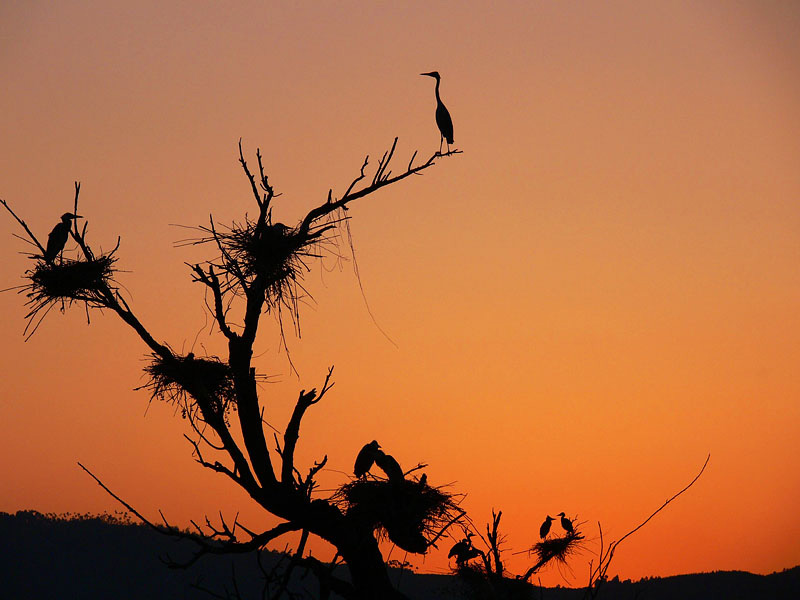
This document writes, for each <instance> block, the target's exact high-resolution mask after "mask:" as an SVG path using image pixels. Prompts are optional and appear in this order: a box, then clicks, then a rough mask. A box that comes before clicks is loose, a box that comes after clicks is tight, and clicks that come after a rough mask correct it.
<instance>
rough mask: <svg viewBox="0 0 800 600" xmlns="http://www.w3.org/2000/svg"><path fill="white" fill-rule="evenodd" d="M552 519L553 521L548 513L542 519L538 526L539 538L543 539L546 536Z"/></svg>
mask: <svg viewBox="0 0 800 600" xmlns="http://www.w3.org/2000/svg"><path fill="white" fill-rule="evenodd" d="M553 521H555V519H553V517H551V516H550V515H547V518H546V519H545V520H544V523H542V526H541V527H539V537H540V538H542V539H544V538H546V537H547V534H548V533H550V524H551V523H552V522H553Z"/></svg>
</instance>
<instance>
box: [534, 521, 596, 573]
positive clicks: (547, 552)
mask: <svg viewBox="0 0 800 600" xmlns="http://www.w3.org/2000/svg"><path fill="white" fill-rule="evenodd" d="M583 539H584V537H583V534H582V533H581V532H580V531H578V529H577V528H576V529H575V531H572V532H569V533H567V534H566V535H565V536H563V537H552V538H549V539H546V540H543V541H541V542H538V543H536V544H534V545H533V547H532V548H531V552H533V553H534V554H535V555H536V556H537V557H538V558H539V565H545V564H547V563H549V562H550V561H551V560H554V561H556V562H557V563H560V564H562V565H566V564H567V560H568V559H569V558H570V557H571V556H573V555H575V554H576V553H578V552H579V551H580V549H581V547H582V544H581V542H582V541H583Z"/></svg>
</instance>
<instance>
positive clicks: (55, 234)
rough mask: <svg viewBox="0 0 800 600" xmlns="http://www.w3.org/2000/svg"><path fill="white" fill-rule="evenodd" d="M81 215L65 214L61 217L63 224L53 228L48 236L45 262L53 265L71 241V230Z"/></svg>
mask: <svg viewBox="0 0 800 600" xmlns="http://www.w3.org/2000/svg"><path fill="white" fill-rule="evenodd" d="M80 218H81V216H80V215H76V214H73V213H64V214H63V215H61V222H60V223H58V224H57V225H56V226H55V227H53V231H51V232H50V235H48V236H47V248H46V249H45V251H44V260H45V262H49V263H52V262H53V261H54V260H55V259H56V256H58V255H59V254H60V253H61V251H62V250H63V249H64V246H66V245H67V239H69V229H70V227H72V220H73V219H80Z"/></svg>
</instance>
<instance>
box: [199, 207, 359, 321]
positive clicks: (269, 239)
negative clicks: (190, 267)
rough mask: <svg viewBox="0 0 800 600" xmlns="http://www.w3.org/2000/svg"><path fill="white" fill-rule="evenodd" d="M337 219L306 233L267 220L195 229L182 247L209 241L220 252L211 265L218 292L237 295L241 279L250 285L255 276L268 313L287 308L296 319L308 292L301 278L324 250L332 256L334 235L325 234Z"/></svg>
mask: <svg viewBox="0 0 800 600" xmlns="http://www.w3.org/2000/svg"><path fill="white" fill-rule="evenodd" d="M344 218H345V217H341V218H329V219H328V220H327V221H325V222H324V223H320V224H318V225H312V226H311V227H310V228H309V229H307V230H306V231H303V228H302V227H300V226H298V227H295V228H292V227H289V226H287V225H284V224H283V223H272V222H271V220H267V221H266V222H261V223H259V222H258V221H254V220H252V219H249V218H245V220H244V221H243V222H234V223H232V224H231V225H230V226H225V227H220V228H217V227H215V226H214V225H211V226H200V227H198V229H199V230H200V231H201V232H202V233H203V234H205V235H204V236H203V237H200V238H198V239H195V240H186V241H185V243H192V244H203V243H214V244H216V245H217V247H218V248H219V250H220V255H221V256H220V259H219V260H220V263H213V264H214V266H216V267H217V268H218V269H219V270H220V271H221V272H222V273H223V274H224V283H223V292H227V291H232V292H233V293H235V294H241V293H242V289H241V281H242V280H245V281H247V282H248V283H249V284H252V283H253V282H254V281H256V279H257V278H260V279H261V281H262V282H263V284H264V297H265V300H266V310H267V311H268V312H271V311H276V312H278V314H279V315H280V311H281V310H283V309H286V310H288V311H289V313H290V315H291V316H292V318H293V319H294V320H295V323H296V320H297V316H298V302H299V300H300V299H301V298H303V297H310V294H309V293H308V292H307V290H306V289H305V288H304V287H303V277H304V275H305V273H306V272H308V271H310V265H309V264H308V262H309V259H313V258H321V257H322V255H323V250H327V251H333V252H334V253H336V243H335V240H334V237H333V236H330V235H327V234H328V232H330V231H331V230H332V229H334V228H335V227H336V225H337V223H339V222H340V221H342V220H343V219H344Z"/></svg>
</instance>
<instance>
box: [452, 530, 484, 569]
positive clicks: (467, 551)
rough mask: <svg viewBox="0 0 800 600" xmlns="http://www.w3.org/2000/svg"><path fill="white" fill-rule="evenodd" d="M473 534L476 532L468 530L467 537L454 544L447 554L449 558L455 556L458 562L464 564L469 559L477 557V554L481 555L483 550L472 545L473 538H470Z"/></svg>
mask: <svg viewBox="0 0 800 600" xmlns="http://www.w3.org/2000/svg"><path fill="white" fill-rule="evenodd" d="M473 535H475V534H473V533H472V532H469V531H468V532H467V537H465V538H464V539H463V540H461V541H460V542H456V543H455V544H453V547H452V548H450V553H449V554H448V555H447V558H453V557H454V556H455V557H456V563H458V564H463V563H465V562H467V561H468V560H471V559H473V558H475V557H476V556H480V554H481V551H480V550H478V549H477V548H475V547H473V545H472V540H471V539H470V538H471V537H472V536H473Z"/></svg>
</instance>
